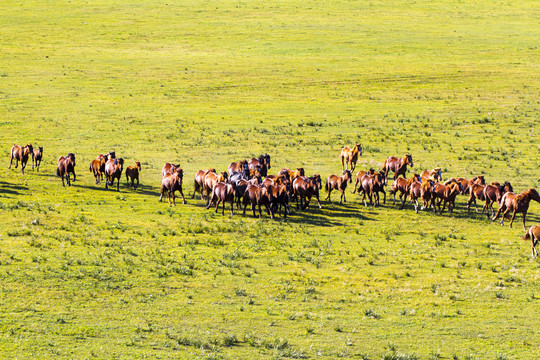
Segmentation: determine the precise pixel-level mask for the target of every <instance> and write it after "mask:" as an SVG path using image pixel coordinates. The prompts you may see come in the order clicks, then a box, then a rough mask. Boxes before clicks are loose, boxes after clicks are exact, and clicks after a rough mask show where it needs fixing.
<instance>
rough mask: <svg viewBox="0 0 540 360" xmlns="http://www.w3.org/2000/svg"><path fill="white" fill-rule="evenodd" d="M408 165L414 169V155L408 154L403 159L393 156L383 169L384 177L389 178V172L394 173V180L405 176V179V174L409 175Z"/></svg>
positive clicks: (386, 161) (387, 160)
mask: <svg viewBox="0 0 540 360" xmlns="http://www.w3.org/2000/svg"><path fill="white" fill-rule="evenodd" d="M407 165H409V166H410V167H413V160H412V155H409V154H406V155H405V156H403V158H401V159H398V158H397V157H394V156H391V157H389V158H388V159H386V160H385V162H384V165H383V167H382V169H383V171H384V176H386V177H387V178H388V172H390V171H393V172H394V180H396V179H397V178H398V177H399V175H403V177H405V174H406V173H407Z"/></svg>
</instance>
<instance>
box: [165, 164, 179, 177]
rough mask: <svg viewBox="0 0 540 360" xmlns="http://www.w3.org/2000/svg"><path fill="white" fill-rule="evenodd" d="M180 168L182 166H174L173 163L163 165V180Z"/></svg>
mask: <svg viewBox="0 0 540 360" xmlns="http://www.w3.org/2000/svg"><path fill="white" fill-rule="evenodd" d="M178 168H180V164H178V165H174V164H171V163H165V165H163V169H161V178H164V177H165V175H171V174H173V173H174V172H175V170H176V169H178Z"/></svg>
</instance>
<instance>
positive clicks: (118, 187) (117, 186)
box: [73, 176, 176, 205]
mask: <svg viewBox="0 0 540 360" xmlns="http://www.w3.org/2000/svg"><path fill="white" fill-rule="evenodd" d="M73 181H75V180H73ZM113 183H114V179H113ZM116 191H120V176H118V180H117V181H116ZM173 195H174V193H173ZM175 205H176V204H175Z"/></svg>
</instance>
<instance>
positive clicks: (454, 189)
mask: <svg viewBox="0 0 540 360" xmlns="http://www.w3.org/2000/svg"><path fill="white" fill-rule="evenodd" d="M460 191H461V184H460V183H458V182H451V183H449V184H448V185H444V184H440V183H437V184H435V186H434V187H433V192H432V196H433V197H434V199H438V201H437V207H438V208H439V214H442V213H443V211H444V208H445V207H446V204H448V212H452V211H453V210H454V208H455V206H456V196H457V195H458V194H459V193H460ZM441 203H443V207H442V209H441Z"/></svg>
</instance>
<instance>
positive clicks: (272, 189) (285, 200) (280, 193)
mask: <svg viewBox="0 0 540 360" xmlns="http://www.w3.org/2000/svg"><path fill="white" fill-rule="evenodd" d="M288 187H290V184H288V185H277V184H276V185H268V186H267V187H266V189H267V190H268V193H269V194H270V201H271V209H272V213H274V214H276V213H277V212H278V210H279V214H280V215H281V208H282V207H284V208H285V212H284V213H285V215H284V216H283V218H284V219H286V218H287V214H288V213H289V212H290V210H289V192H290V191H289V190H288V189H287V188H288Z"/></svg>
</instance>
